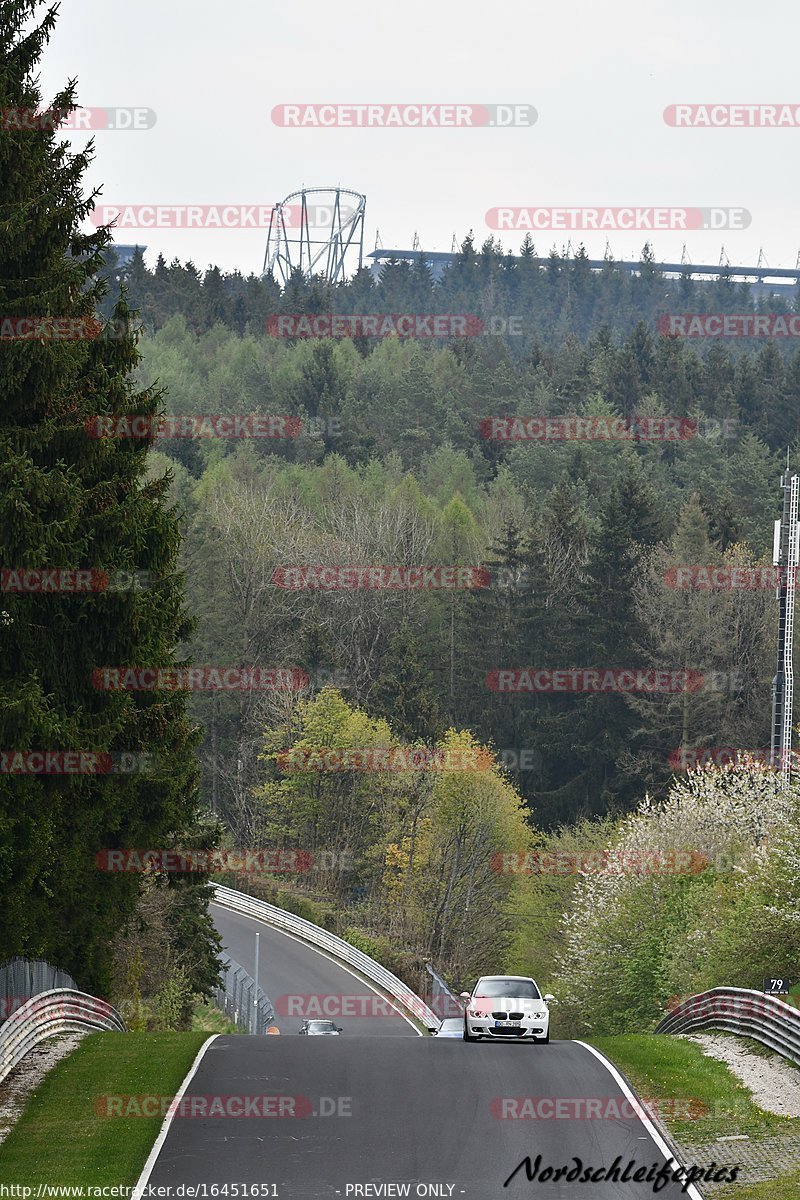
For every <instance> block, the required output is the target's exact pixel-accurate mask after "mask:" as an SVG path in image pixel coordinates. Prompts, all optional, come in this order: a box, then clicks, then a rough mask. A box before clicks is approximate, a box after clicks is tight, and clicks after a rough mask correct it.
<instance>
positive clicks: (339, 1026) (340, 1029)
mask: <svg viewBox="0 0 800 1200" xmlns="http://www.w3.org/2000/svg"><path fill="white" fill-rule="evenodd" d="M336 1028H337V1029H338V1030H339V1033H344V1030H343V1029H342V1027H341V1025H337V1026H336Z"/></svg>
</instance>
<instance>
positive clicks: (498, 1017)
mask: <svg viewBox="0 0 800 1200" xmlns="http://www.w3.org/2000/svg"><path fill="white" fill-rule="evenodd" d="M492 1016H493V1017H494V1019H495V1021H507V1020H508V1013H505V1012H493V1013H492Z"/></svg>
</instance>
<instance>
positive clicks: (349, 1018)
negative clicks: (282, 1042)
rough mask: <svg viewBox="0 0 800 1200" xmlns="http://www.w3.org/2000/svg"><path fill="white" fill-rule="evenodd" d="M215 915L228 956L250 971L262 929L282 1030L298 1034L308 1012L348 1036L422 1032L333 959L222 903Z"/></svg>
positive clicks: (263, 961) (264, 976) (268, 985)
mask: <svg viewBox="0 0 800 1200" xmlns="http://www.w3.org/2000/svg"><path fill="white" fill-rule="evenodd" d="M211 913H212V916H213V918H214V924H215V925H216V927H217V929H218V930H219V932H220V933H221V934H222V940H223V943H224V947H225V949H226V950H227V952H228V954H230V956H231V958H233V959H235V960H236V962H238V963H240V964H241V966H243V967H244V969H245V970H246V971H248V972H249V973H250V974H251V975H252V974H253V970H254V967H255V931H256V930H258V931H259V934H260V937H259V967H258V974H259V981H258V982H259V985H260V986H261V989H262V990H263V991H264V992H266V994H267V995H268V996H269V998H270V1000H271V1001H272V1003H273V1004H274V1006H275V1011H276V1013H277V1018H276V1024H277V1026H278V1028H279V1029H280V1031H281V1033H282V1034H290V1035H291V1034H296V1033H297V1031H298V1029H299V1028H300V1026H301V1025H302V1023H303V1018H304V1016H305V1015H308V1016H311V1017H321V1018H330V1019H331V1020H334V1021H335V1022H336V1024H337V1025H339V1026H341V1028H342V1029H343V1030H344V1033H343V1035H342V1036H346V1037H350V1036H352V1035H354V1034H358V1035H359V1036H360V1037H378V1036H379V1037H416V1036H417V1027H416V1026H414V1025H412V1024H411V1023H410V1022H409V1021H407V1020H406V1019H405V1018H404V1017H403V1016H401V1015H400V1014H399V1013H398V1012H397V1010H396V1009H395V1008H393V1007H392V1006H391V1005H390V1004H389V1002H388V1001H387V1000H385V999H384V998H383V997H382V996H379V995H378V994H377V993H376V992H375V991H373V989H372V988H370V986H369V985H368V984H366V983H365V982H364V981H363V979H361V978H360V976H357V975H353V974H351V973H350V972H349V971H348V970H347V969H346V968H345V967H343V966H341V965H340V964H339V963H337V962H335V961H334V960H333V959H330V958H328V957H327V956H326V955H324V954H320V953H319V952H318V951H316V950H314V949H312V948H311V947H310V946H307V945H306V944H305V943H304V942H299V941H296V940H295V939H294V938H291V937H288V936H287V935H286V934H285V933H279V932H278V931H277V930H275V929H270V928H269V926H268V925H263V924H261V923H260V922H255V921H253V919H252V918H251V917H244V916H241V915H240V914H239V913H233V912H230V911H229V910H228V909H225V908H221V907H220V906H219V905H218V904H212V905H211ZM300 1040H301V1041H302V1039H300ZM316 1040H317V1041H320V1040H323V1039H316Z"/></svg>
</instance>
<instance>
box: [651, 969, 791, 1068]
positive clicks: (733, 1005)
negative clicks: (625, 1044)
mask: <svg viewBox="0 0 800 1200" xmlns="http://www.w3.org/2000/svg"><path fill="white" fill-rule="evenodd" d="M695 1029H722V1030H724V1031H725V1032H726V1033H738V1034H741V1035H742V1036H743V1037H750V1038H754V1039H755V1040H756V1041H757V1042H761V1043H762V1044H763V1045H764V1046H768V1047H769V1048H770V1050H775V1051H777V1053H778V1054H782V1055H783V1056H784V1058H789V1059H791V1061H792V1062H794V1063H797V1064H798V1065H799V1066H800V1009H796V1008H794V1007H793V1006H792V1005H791V1004H786V1003H785V1002H784V1001H783V1000H778V999H777V997H776V996H768V995H766V994H765V993H764V992H756V991H751V990H750V989H749V988H729V987H718V988H712V989H711V991H708V992H700V993H699V994H698V995H696V996H688V997H687V998H686V999H685V1000H683V1001H681V1003H680V1004H679V1005H677V1006H676V1007H675V1008H674V1009H673V1011H672V1012H670V1013H668V1014H667V1016H666V1017H664V1019H663V1020H662V1021H660V1022H659V1024H658V1025H657V1026H656V1029H655V1032H656V1033H691V1032H692V1031H693V1030H695Z"/></svg>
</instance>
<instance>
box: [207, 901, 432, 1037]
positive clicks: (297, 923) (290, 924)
mask: <svg viewBox="0 0 800 1200" xmlns="http://www.w3.org/2000/svg"><path fill="white" fill-rule="evenodd" d="M213 886H214V900H215V902H216V903H217V904H221V905H222V906H223V908H229V909H231V910H232V911H233V912H238V913H242V914H243V915H244V916H246V917H255V918H256V919H257V920H260V921H264V922H265V924H267V925H271V926H272V927H273V929H282V930H284V931H285V932H286V933H293V934H294V935H295V936H296V937H299V938H301V939H302V940H303V941H305V942H308V943H309V944H310V945H312V946H318V947H319V949H320V950H327V951H328V953H329V954H332V955H333V956H334V958H338V959H341V961H342V962H345V963H348V965H349V966H351V967H355V968H356V970H357V971H360V972H361V974H362V975H365V976H366V978H367V979H369V980H371V982H372V983H376V984H378V986H379V987H381V988H383V990H384V991H385V992H386V993H387V994H388V995H389V996H391V997H392V999H393V1000H396V1001H397V1002H398V1004H400V1005H401V1006H402V1007H403V1008H405V1009H407V1010H408V1012H410V1013H411V1014H412V1016H414V1017H416V1019H417V1020H418V1021H421V1022H422V1024H423V1025H425V1026H426V1027H428V1028H437V1029H438V1027H439V1018H438V1016H437V1015H436V1013H435V1012H433V1010H432V1009H430V1008H429V1007H428V1005H427V1004H426V1003H425V1001H424V1000H420V998H419V996H415V995H414V993H413V992H412V991H410V990H409V989H408V988H407V987H406V985H405V984H404V983H403V982H402V980H400V979H398V978H397V976H396V975H393V974H392V972H391V971H387V970H386V968H385V967H382V966H381V965H380V963H377V962H375V960H374V959H373V958H370V957H369V955H368V954H364V953H363V952H362V951H361V950H357V949H356V948H355V946H351V945H350V944H349V942H346V941H344V939H343V938H340V937H337V936H336V934H335V933H329V932H328V930H327V929H321V928H320V927H319V925H314V924H312V922H311V921H306V920H305V919H304V918H303V917H296V916H295V915H294V913H289V912H286V911H285V910H284V909H282V908H276V907H275V905H274V904H267V902H266V901H265V900H256V899H254V897H253V896H246V895H245V894H244V893H243V892H237V891H234V889H233V888H227V887H223V886H222V885H221V884H218V883H217V884H214V885H213Z"/></svg>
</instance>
